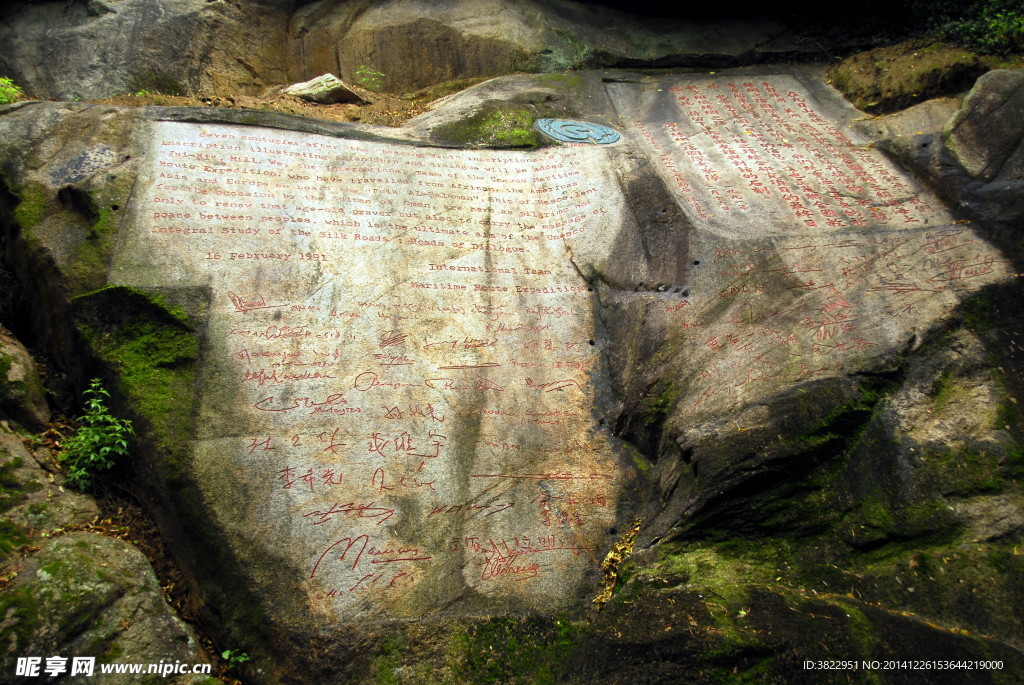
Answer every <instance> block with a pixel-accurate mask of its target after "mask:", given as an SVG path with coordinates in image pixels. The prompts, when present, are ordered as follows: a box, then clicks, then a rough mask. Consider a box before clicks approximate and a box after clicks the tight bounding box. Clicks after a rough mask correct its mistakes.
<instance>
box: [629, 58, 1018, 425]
mask: <svg viewBox="0 0 1024 685" xmlns="http://www.w3.org/2000/svg"><path fill="white" fill-rule="evenodd" d="M610 93H611V96H612V98H613V100H614V101H615V104H616V107H617V108H618V109H619V110H620V111H621V112H624V113H625V114H626V115H627V116H625V117H624V120H625V121H629V126H628V128H627V134H628V136H629V137H630V138H631V140H632V141H633V143H634V144H635V145H637V146H638V147H639V148H640V149H643V150H644V151H645V152H646V153H647V154H648V155H649V157H650V158H651V159H652V161H653V162H654V163H655V165H656V167H657V168H658V170H659V173H661V174H662V177H663V178H664V180H665V182H666V184H667V185H668V186H669V188H670V189H671V191H672V192H673V193H674V195H675V197H676V200H677V202H678V203H679V205H680V207H681V208H682V209H683V211H684V212H685V213H686V214H687V216H688V217H689V218H690V220H691V222H692V224H693V225H694V227H695V230H694V233H693V235H692V236H691V239H690V249H691V254H692V255H693V256H694V260H693V261H692V266H693V271H692V281H691V282H689V283H687V284H685V286H686V288H685V291H684V292H685V293H686V296H685V297H678V296H672V297H670V296H667V295H653V296H652V297H651V303H650V306H649V307H648V313H649V316H650V320H658V321H660V322H661V323H662V325H663V326H664V331H665V336H666V337H667V338H668V339H671V340H674V341H676V342H675V344H676V345H678V346H680V347H682V348H683V349H686V350H687V352H686V359H687V361H688V368H687V369H686V370H685V372H684V373H685V379H679V380H678V381H677V383H678V385H677V388H682V390H681V391H680V393H679V394H680V396H679V398H678V401H679V406H680V408H681V414H682V415H683V416H685V417H686V420H689V421H690V422H691V425H694V424H696V423H698V422H699V421H701V420H702V419H701V418H700V417H701V416H708V415H710V416H713V417H716V418H719V417H724V416H728V414H729V413H730V412H733V411H735V410H736V409H737V408H739V407H743V406H749V405H750V404H751V403H754V402H757V401H760V399H761V398H764V397H768V396H771V395H772V394H773V393H776V392H778V391H779V390H781V389H785V388H786V387H789V386H792V385H793V384H796V383H800V382H805V381H808V380H813V379H816V378H827V377H829V376H835V375H839V374H843V373H848V372H851V371H855V370H858V369H862V368H868V367H870V366H871V365H872V364H873V363H875V360H877V359H878V358H879V357H881V356H885V355H887V354H891V353H892V352H893V351H895V350H899V349H904V348H905V347H906V346H908V345H912V344H913V340H914V339H915V338H918V339H919V336H920V335H922V334H923V333H924V332H925V331H926V330H927V329H928V328H929V327H930V326H931V325H932V323H933V322H935V321H937V320H938V319H940V318H942V317H944V316H946V315H947V314H948V311H949V309H951V308H952V307H953V306H954V305H955V304H956V303H957V302H958V301H959V299H960V297H961V293H965V292H969V291H971V290H974V289H976V288H979V287H981V286H983V285H986V284H989V283H992V282H994V281H996V280H998V279H1000V278H1002V277H1004V276H1005V275H1006V273H1007V264H1006V262H1005V260H1004V259H1003V258H1002V256H1001V255H1000V254H999V252H998V251H997V250H995V249H993V248H992V247H991V246H990V245H988V244H987V243H985V242H984V241H983V240H981V239H980V238H979V237H978V236H977V235H976V234H975V232H974V230H973V229H972V228H971V227H970V226H967V225H962V224H963V222H954V220H953V218H952V217H951V216H950V215H949V213H948V212H947V211H946V210H945V208H944V207H943V206H942V205H941V203H940V201H939V200H938V199H937V198H936V197H935V196H934V195H932V194H931V193H930V192H928V191H927V190H926V189H924V188H922V187H921V186H920V185H919V184H918V183H916V182H915V181H914V180H912V179H911V178H909V177H908V176H907V175H906V174H904V173H903V172H901V171H900V170H899V169H898V168H897V167H895V166H894V165H893V164H892V163H891V162H890V161H889V160H887V159H886V158H885V157H884V156H883V155H882V154H881V153H880V152H878V151H877V150H874V149H872V148H871V146H870V145H868V144H866V143H865V142H864V141H859V140H857V136H856V134H855V133H854V132H853V131H852V129H850V128H849V127H847V126H846V125H845V124H844V123H843V119H844V118H847V119H848V118H852V117H853V116H856V115H857V113H856V112H855V111H854V110H852V108H850V107H849V106H848V105H846V104H845V103H840V102H838V98H836V100H837V101H835V102H829V101H828V100H827V94H823V93H821V92H819V93H818V95H819V96H820V99H819V97H816V96H815V95H814V94H812V92H811V90H810V89H809V88H808V87H806V86H805V85H804V84H803V83H802V82H801V81H800V80H799V79H798V78H795V77H794V76H790V75H779V74H775V75H767V76H764V75H762V76H752V75H731V76H716V77H705V78H701V77H693V78H685V79H678V78H676V79H665V80H662V81H659V82H658V84H657V88H654V87H648V88H638V87H636V86H634V85H628V84H612V85H611V86H610Z"/></svg>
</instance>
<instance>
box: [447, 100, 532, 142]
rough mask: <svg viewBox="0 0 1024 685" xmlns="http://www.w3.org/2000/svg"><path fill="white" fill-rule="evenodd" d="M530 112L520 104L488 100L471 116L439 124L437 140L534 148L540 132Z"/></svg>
mask: <svg viewBox="0 0 1024 685" xmlns="http://www.w3.org/2000/svg"><path fill="white" fill-rule="evenodd" d="M533 122H534V115H533V113H532V112H531V111H530V109H529V108H528V107H526V106H523V105H515V104H509V103H503V102H497V101H492V102H488V103H486V104H485V105H484V106H483V107H481V108H480V109H479V110H478V111H476V112H475V113H473V114H472V115H471V116H469V117H467V118H465V119H462V120H460V121H453V122H450V123H448V124H444V125H442V126H439V127H438V128H437V129H435V130H434V132H433V135H434V137H435V138H436V139H438V140H439V141H443V142H447V143H449V144H455V145H463V146H467V147H488V148H536V147H539V146H540V145H541V138H540V134H539V133H537V131H535V130H534V129H533Z"/></svg>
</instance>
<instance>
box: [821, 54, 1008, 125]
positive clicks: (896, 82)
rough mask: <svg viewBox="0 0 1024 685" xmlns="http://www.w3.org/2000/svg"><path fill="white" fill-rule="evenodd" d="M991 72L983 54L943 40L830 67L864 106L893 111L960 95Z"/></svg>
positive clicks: (835, 80) (833, 76)
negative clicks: (983, 59) (951, 44)
mask: <svg viewBox="0 0 1024 685" xmlns="http://www.w3.org/2000/svg"><path fill="white" fill-rule="evenodd" d="M986 71H988V67H987V66H986V65H985V64H984V63H983V62H982V61H981V59H979V58H978V56H977V55H975V54H973V53H971V52H968V51H967V50H964V49H962V48H956V47H953V46H949V45H943V44H941V43H936V44H928V43H922V42H919V41H918V42H911V43H902V44H899V45H893V46H887V47H881V48H876V49H874V50H868V51H867V52H861V53H858V54H855V55H853V56H852V57H848V58H846V59H845V60H843V61H842V62H841V63H840V64H838V65H836V66H835V67H833V68H832V69H830V71H829V74H830V76H831V79H832V83H833V85H835V87H836V88H838V89H839V90H840V91H842V93H843V94H844V95H845V96H846V97H847V98H849V99H850V101H851V102H852V103H853V104H854V105H855V106H856V107H858V108H859V109H862V110H864V111H865V112H871V113H873V114H887V113H889V112H895V111H897V110H900V109H904V108H905V107H909V106H910V105H914V104H917V103H919V102H923V101H924V100H927V99H929V98H934V97H941V96H947V95H955V94H957V93H961V92H963V91H965V90H967V89H968V88H970V87H971V84H973V83H974V80H975V79H976V78H978V76H980V75H981V74H984V73H985V72H986Z"/></svg>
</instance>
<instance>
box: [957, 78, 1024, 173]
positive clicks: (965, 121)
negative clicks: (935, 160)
mask: <svg viewBox="0 0 1024 685" xmlns="http://www.w3.org/2000/svg"><path fill="white" fill-rule="evenodd" d="M1021 121H1024V72H1021V71H1010V70H1008V69H1000V70H997V71H992V72H989V73H987V74H985V75H984V76H982V77H981V78H979V79H978V81H977V83H976V84H975V85H974V88H972V89H971V92H970V93H969V94H968V95H967V97H966V98H964V102H963V107H962V108H961V109H960V111H959V112H957V114H956V116H955V117H954V118H953V120H952V121H951V122H950V124H949V129H948V130H947V131H946V141H947V145H948V146H949V149H950V150H951V151H952V152H953V154H954V155H955V156H956V158H957V160H958V161H959V162H960V163H961V164H962V165H963V167H964V168H965V169H966V170H967V172H968V173H969V174H970V175H971V176H974V177H975V178H978V179H980V180H983V181H986V182H990V181H993V180H995V179H996V178H1000V179H1004V180H1011V179H1013V180H1017V181H1020V180H1022V179H1024V127H1022V125H1021Z"/></svg>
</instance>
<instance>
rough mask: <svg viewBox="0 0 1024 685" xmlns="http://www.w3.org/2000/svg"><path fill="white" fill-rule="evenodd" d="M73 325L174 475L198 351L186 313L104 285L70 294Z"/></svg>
mask: <svg viewBox="0 0 1024 685" xmlns="http://www.w3.org/2000/svg"><path fill="white" fill-rule="evenodd" d="M75 305H76V310H77V311H78V313H79V317H78V322H77V328H78V330H79V332H80V333H81V334H82V336H83V337H84V338H85V339H86V340H87V341H88V342H89V344H90V345H91V347H92V348H93V349H94V350H95V352H96V353H97V354H98V355H99V356H100V357H101V358H102V359H103V360H104V361H105V362H106V363H108V364H109V365H110V366H111V367H112V368H113V369H115V370H116V371H117V373H118V376H119V381H120V382H119V386H120V390H121V392H123V393H124V394H125V395H126V396H127V397H128V398H129V399H130V400H131V402H132V406H133V407H134V408H135V409H136V410H137V411H138V413H139V414H140V415H141V418H142V419H143V420H144V421H146V422H147V423H148V424H149V425H150V426H151V427H152V435H151V437H152V438H155V439H156V441H157V442H158V443H159V447H160V448H162V449H160V450H159V452H162V454H163V456H164V458H165V466H166V467H167V469H168V471H167V472H166V473H165V474H164V475H165V476H167V477H171V478H176V477H177V476H178V475H179V473H178V470H179V468H180V466H181V463H182V462H181V460H182V459H183V458H184V455H185V451H186V450H187V445H188V441H189V439H190V438H191V427H190V419H191V413H192V399H193V396H194V385H195V378H196V364H197V361H198V357H199V350H198V343H197V341H196V337H195V334H194V331H193V329H192V327H191V326H190V325H189V323H188V320H187V316H186V315H185V314H184V312H182V311H180V310H175V309H171V308H168V307H167V306H166V305H165V304H164V303H163V301H162V300H161V299H160V298H159V297H154V296H152V295H150V294H147V293H145V292H142V291H140V290H136V289H134V288H129V287H125V286H110V287H107V288H103V289H101V290H97V291H95V292H92V293H89V294H86V295H83V296H80V297H78V298H75Z"/></svg>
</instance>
